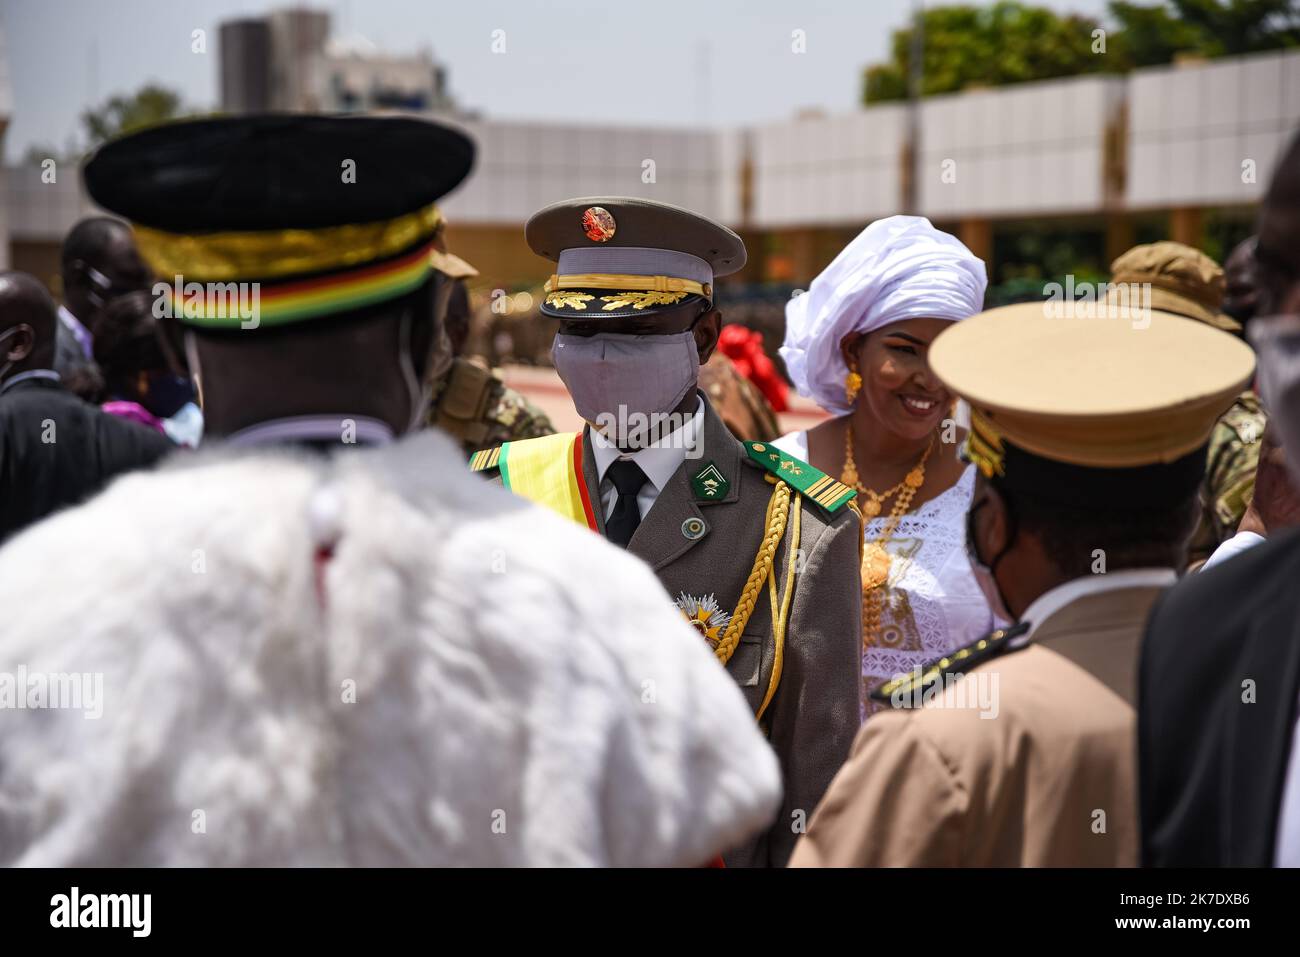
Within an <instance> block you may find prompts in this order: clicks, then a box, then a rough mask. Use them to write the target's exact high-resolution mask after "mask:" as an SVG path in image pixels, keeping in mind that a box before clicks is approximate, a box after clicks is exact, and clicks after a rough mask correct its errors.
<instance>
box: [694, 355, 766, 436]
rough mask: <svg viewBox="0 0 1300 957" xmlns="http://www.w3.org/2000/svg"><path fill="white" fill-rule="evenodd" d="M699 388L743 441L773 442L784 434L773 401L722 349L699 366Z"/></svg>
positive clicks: (732, 431) (730, 429) (731, 430)
mask: <svg viewBox="0 0 1300 957" xmlns="http://www.w3.org/2000/svg"><path fill="white" fill-rule="evenodd" d="M700 388H701V389H702V390H704V393H705V395H707V396H708V397H709V401H710V402H712V403H713V407H714V408H715V409H716V410H717V412H718V415H720V416H722V421H723V422H725V423H726V425H727V430H728V431H729V432H730V433H731V434H732V435H734V436H735V437H736V438H738V439H740V440H741V441H742V442H771V441H772V440H773V439H775V438H777V437H779V436H780V435H781V425H780V423H779V422H778V421H777V418H776V413H775V412H774V411H772V404H771V403H770V402H768V401H767V397H766V396H764V395H763V393H762V392H761V391H760V390H759V388H758V386H756V385H754V383H752V382H750V381H749V380H748V379H746V378H745V377H744V376H743V375H741V373H740V370H739V369H737V368H736V364H735V363H734V362H732V361H731V360H730V359H729V358H727V356H725V355H724V354H723V353H722V352H719V351H715V352H714V353H713V355H712V356H710V357H709V361H708V362H706V363H705V364H704V365H703V366H702V367H701V368H700Z"/></svg>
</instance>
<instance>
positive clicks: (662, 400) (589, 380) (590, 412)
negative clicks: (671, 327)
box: [551, 330, 700, 447]
mask: <svg viewBox="0 0 1300 957" xmlns="http://www.w3.org/2000/svg"><path fill="white" fill-rule="evenodd" d="M551 359H552V361H553V362H554V363H555V371H556V372H558V373H559V375H560V379H561V380H563V382H564V385H565V387H566V388H568V390H569V395H570V396H572V398H573V407H574V408H575V409H577V410H578V414H579V415H580V416H582V417H583V418H584V419H586V420H587V421H588V422H590V423H592V424H593V425H596V426H598V427H600V426H601V425H602V423H603V422H608V421H610V420H611V419H612V420H615V421H617V422H628V421H635V420H634V418H633V417H635V416H638V415H640V416H644V417H646V418H649V417H651V416H663V415H666V414H667V413H669V412H671V411H672V410H673V409H675V408H677V406H678V405H680V404H681V402H682V400H683V399H684V398H686V396H687V394H688V393H689V392H690V391H691V390H692V389H693V388H695V384H696V382H697V381H698V380H699V377H700V353H699V350H698V349H697V348H696V345H695V336H694V334H693V333H692V332H691V331H690V330H687V331H686V332H679V333H675V334H673V335H667V336H630V335H620V334H618V333H612V332H602V333H600V334H598V335H594V336H566V335H557V336H556V337H555V345H554V346H552V347H551ZM601 431H603V432H605V434H606V437H607V438H609V439H611V440H613V441H616V442H617V443H618V444H620V445H623V446H624V447H627V445H628V443H627V442H626V441H620V439H623V440H627V439H628V438H631V439H632V440H633V442H632V444H636V443H635V439H636V438H637V437H636V436H631V437H629V436H617V437H616V436H614V435H611V434H610V433H609V430H608V429H605V428H603V427H602V428H601Z"/></svg>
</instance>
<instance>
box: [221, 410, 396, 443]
mask: <svg viewBox="0 0 1300 957" xmlns="http://www.w3.org/2000/svg"><path fill="white" fill-rule="evenodd" d="M348 421H351V422H353V423H354V424H355V432H354V433H353V437H354V439H355V442H356V444H357V445H387V444H388V443H390V442H392V441H393V430H392V429H391V428H390V427H389V425H388V423H387V422H380V421H379V420H378V419H372V418H369V417H367V416H364V415H344V414H340V415H293V416H288V417H286V418H282V419H268V420H267V421H265V422H259V423H257V424H256V425H250V426H249V427H248V428H246V429H240V430H239V431H238V432H234V433H232V434H231V435H228V436H227V437H226V442H227V443H228V444H230V445H234V446H245V445H279V444H282V443H289V442H331V443H338V444H339V445H343V444H345V443H344V442H343V423H345V422H348Z"/></svg>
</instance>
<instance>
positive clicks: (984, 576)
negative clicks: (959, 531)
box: [966, 499, 1016, 621]
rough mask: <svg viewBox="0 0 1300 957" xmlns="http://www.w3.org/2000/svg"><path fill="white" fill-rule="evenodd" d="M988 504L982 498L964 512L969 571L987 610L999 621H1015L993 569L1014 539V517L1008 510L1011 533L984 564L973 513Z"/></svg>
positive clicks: (1008, 549) (986, 500)
mask: <svg viewBox="0 0 1300 957" xmlns="http://www.w3.org/2000/svg"><path fill="white" fill-rule="evenodd" d="M987 504H988V499H984V500H982V501H981V502H980V503H979V504H978V505H976V506H975V507H974V508H972V509H970V510H969V511H968V512H967V513H966V557H967V558H968V559H969V561H970V567H971V572H972V573H974V575H975V581H976V583H977V584H978V585H979V586H980V591H981V592H983V593H984V600H985V601H987V602H988V604H989V610H991V611H992V612H993V615H994V617H995V618H998V619H1000V620H1001V621H1015V620H1016V616H1015V615H1013V614H1011V611H1010V609H1008V608H1007V603H1006V599H1004V598H1003V597H1002V590H1001V589H1000V588H999V587H998V580H997V576H996V575H995V574H994V569H996V568H997V567H998V562H1000V561H1002V558H1003V556H1005V555H1006V553H1007V552H1008V551H1010V550H1011V543H1012V542H1014V541H1015V538H1016V531H1015V519H1014V516H1012V515H1011V514H1010V511H1008V518H1010V519H1011V535H1010V537H1009V538H1008V540H1007V545H1006V547H1005V548H1003V549H1002V551H1001V552H999V553H998V554H997V555H996V556H995V557H994V559H993V561H992V562H991V563H990V564H988V565H985V564H984V561H983V559H981V558H980V556H979V549H978V548H977V547H976V545H975V513H976V512H978V511H979V510H980V509H981V508H983V507H984V506H985V505H987Z"/></svg>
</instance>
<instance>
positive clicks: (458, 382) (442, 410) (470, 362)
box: [429, 243, 555, 455]
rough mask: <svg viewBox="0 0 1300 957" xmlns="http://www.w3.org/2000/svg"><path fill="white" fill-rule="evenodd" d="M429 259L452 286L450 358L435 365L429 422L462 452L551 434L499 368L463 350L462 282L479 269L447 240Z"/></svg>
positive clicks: (466, 304) (465, 305) (465, 293)
mask: <svg viewBox="0 0 1300 957" xmlns="http://www.w3.org/2000/svg"><path fill="white" fill-rule="evenodd" d="M430 260H431V261H432V263H433V267H434V269H436V270H438V271H439V272H440V273H442V274H443V275H444V276H446V277H447V278H448V279H450V280H451V292H450V294H449V296H448V299H447V320H446V322H445V324H444V328H445V329H446V332H447V345H448V350H447V353H448V356H449V358H450V362H449V363H448V364H446V365H445V366H443V367H442V368H441V369H436V370H435V371H434V383H433V401H432V403H431V405H430V407H429V424H430V425H434V426H437V427H438V428H440V429H442V430H443V431H444V432H447V433H448V434H449V435H451V437H452V438H454V439H455V440H456V441H457V442H459V443H460V444H461V447H462V448H463V449H464V450H465V454H466V455H470V454H471V453H473V452H477V451H479V450H480V449H487V448H493V447H495V446H498V445H500V444H501V443H502V442H510V441H514V440H517V439H533V438H537V437H539V436H542V435H551V434H552V433H553V432H555V427H554V426H553V425H551V420H550V418H549V417H548V416H547V415H546V413H545V412H543V411H542V410H541V409H539V408H538V407H537V406H535V405H534V404H533V403H531V402H529V401H528V399H527V398H525V397H524V396H523V395H521V394H520V393H519V392H516V391H515V390H514V389H512V388H510V386H508V385H506V383H505V380H504V379H503V378H502V376H501V372H500V371H499V370H497V369H489V368H488V367H487V365H486V364H484V363H482V362H480V361H477V360H476V359H473V358H469V357H467V356H466V355H465V354H464V352H465V341H466V339H467V337H468V334H469V324H470V301H469V290H468V288H467V287H466V282H467V281H468V280H469V279H471V278H473V277H474V276H477V275H478V270H477V269H475V268H474V267H473V266H471V265H470V264H469V263H467V262H466V261H465V260H463V259H461V258H460V257H459V256H457V255H455V254H454V253H450V252H447V251H446V249H445V243H444V248H442V249H436V250H435V251H434V252H433V253H432V254H431V256H430Z"/></svg>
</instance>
